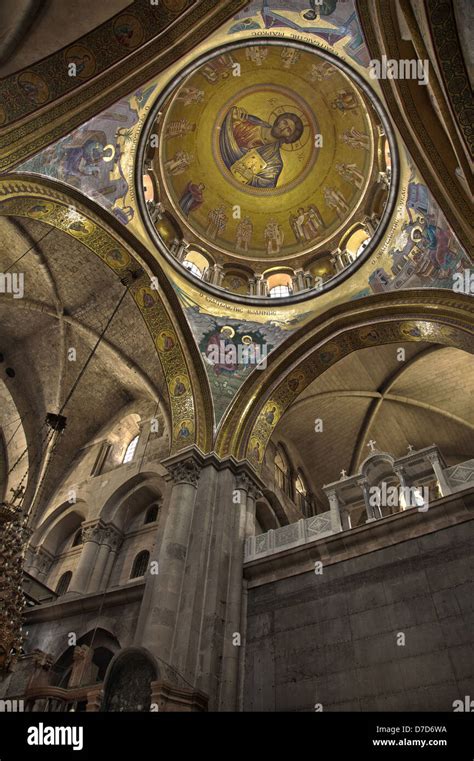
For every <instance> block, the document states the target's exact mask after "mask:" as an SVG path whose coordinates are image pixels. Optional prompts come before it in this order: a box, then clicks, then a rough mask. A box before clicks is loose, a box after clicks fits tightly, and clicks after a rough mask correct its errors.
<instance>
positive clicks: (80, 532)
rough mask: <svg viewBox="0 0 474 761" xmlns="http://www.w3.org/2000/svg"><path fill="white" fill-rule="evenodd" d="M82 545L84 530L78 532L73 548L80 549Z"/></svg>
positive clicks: (75, 535) (72, 544)
mask: <svg viewBox="0 0 474 761" xmlns="http://www.w3.org/2000/svg"><path fill="white" fill-rule="evenodd" d="M81 544H82V529H79V531H76V533H75V534H74V538H73V540H72V542H71V547H79V546H80V545H81Z"/></svg>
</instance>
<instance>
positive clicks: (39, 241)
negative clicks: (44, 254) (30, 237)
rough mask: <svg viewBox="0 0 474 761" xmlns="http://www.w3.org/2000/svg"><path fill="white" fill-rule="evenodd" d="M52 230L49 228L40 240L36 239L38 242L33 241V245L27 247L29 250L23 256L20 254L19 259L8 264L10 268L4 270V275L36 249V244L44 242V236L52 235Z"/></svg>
mask: <svg viewBox="0 0 474 761" xmlns="http://www.w3.org/2000/svg"><path fill="white" fill-rule="evenodd" d="M53 230H54V227H51V228H50V229H49V230H48V231H47V232H46V233H45V234H44V235H43V236H42V237H41V238H38V240H35V242H34V243H33V245H31V246H30V247H29V249H28V250H27V251H25V253H24V254H22V255H21V256H19V257H18V259H15V261H14V262H12V263H11V264H10V266H9V267H7V269H6V270H5V274H6V273H7V272H8V270H11V268H12V267H14V266H15V264H18V262H19V261H21V260H22V259H23V257H24V256H26V255H27V254H29V253H30V251H32V250H33V249H34V248H36V246H37V245H38V243H41V241H42V240H44V239H45V238H46V236H47V235H49V234H50V233H52V232H53Z"/></svg>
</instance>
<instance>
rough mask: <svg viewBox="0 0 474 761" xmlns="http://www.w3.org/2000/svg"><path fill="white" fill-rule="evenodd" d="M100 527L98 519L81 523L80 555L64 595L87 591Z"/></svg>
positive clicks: (94, 561) (79, 593)
mask: <svg viewBox="0 0 474 761" xmlns="http://www.w3.org/2000/svg"><path fill="white" fill-rule="evenodd" d="M102 529H103V526H102V524H101V523H100V521H95V522H94V523H87V524H83V528H82V552H81V557H80V559H79V563H78V564H77V568H76V570H75V571H74V572H73V574H72V579H71V583H70V585H69V589H68V591H67V592H66V595H65V596H68V595H69V596H72V595H81V594H85V593H86V592H87V587H88V584H89V579H90V577H91V575H92V572H93V569H94V566H95V563H96V560H97V554H98V551H99V543H100V539H101V534H102Z"/></svg>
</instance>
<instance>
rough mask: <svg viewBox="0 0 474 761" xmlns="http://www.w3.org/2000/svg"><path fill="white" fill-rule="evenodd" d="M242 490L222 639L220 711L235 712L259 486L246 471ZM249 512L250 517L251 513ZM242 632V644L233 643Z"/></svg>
mask: <svg viewBox="0 0 474 761" xmlns="http://www.w3.org/2000/svg"><path fill="white" fill-rule="evenodd" d="M237 492H239V496H240V500H239V502H235V500H233V510H234V531H233V542H234V548H233V549H234V552H233V556H232V559H231V568H230V573H229V593H228V598H227V606H226V607H227V613H228V616H227V622H226V630H225V634H224V642H223V655H222V664H221V683H220V692H219V710H220V711H235V710H236V707H237V705H238V701H239V694H240V679H241V678H242V677H243V673H242V671H241V668H240V666H241V663H242V661H243V659H244V655H245V635H246V621H245V620H244V619H243V616H242V595H243V563H244V541H245V538H246V536H248V534H247V531H252V530H253V531H255V499H256V497H257V494H258V493H259V492H258V489H257V487H256V485H255V484H254V482H253V480H252V479H251V478H250V476H249V475H248V474H247V473H238V474H237V475H236V476H235V490H234V492H233V494H234V496H237ZM249 512H250V517H248V516H249ZM236 635H239V637H240V643H239V644H236V643H235V642H234V637H236Z"/></svg>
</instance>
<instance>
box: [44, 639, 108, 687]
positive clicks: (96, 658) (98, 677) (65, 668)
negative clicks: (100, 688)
mask: <svg viewBox="0 0 474 761" xmlns="http://www.w3.org/2000/svg"><path fill="white" fill-rule="evenodd" d="M81 645H87V646H88V647H91V648H92V649H93V651H94V653H93V656H92V664H94V665H95V666H96V667H97V671H96V674H95V682H102V681H103V680H104V679H105V674H106V672H107V668H108V666H109V665H110V662H111V661H112V659H113V657H114V656H115V655H116V654H117V652H119V650H120V643H119V641H118V639H117V638H116V637H115V636H114V635H113V634H112V632H110V631H108V630H107V629H104V628H103V627H97V628H95V629H90V630H89V631H86V633H85V634H83V635H81V636H80V637H79V638H78V639H77V641H76V644H75V645H69V647H67V648H66V649H65V650H63V651H62V652H61V654H60V655H59V656H58V657H57V658H56V660H55V662H54V664H53V667H52V669H51V674H52V678H51V684H53V685H54V686H58V687H67V686H68V682H69V678H70V676H71V671H72V666H73V658H74V651H75V648H76V647H80V646H81ZM93 670H95V669H93Z"/></svg>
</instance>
